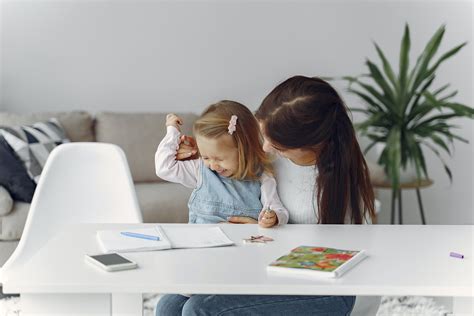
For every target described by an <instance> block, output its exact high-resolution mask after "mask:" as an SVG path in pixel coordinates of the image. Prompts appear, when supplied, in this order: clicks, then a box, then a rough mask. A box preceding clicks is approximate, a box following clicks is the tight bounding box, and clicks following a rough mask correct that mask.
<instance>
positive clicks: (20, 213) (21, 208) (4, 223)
mask: <svg viewBox="0 0 474 316" xmlns="http://www.w3.org/2000/svg"><path fill="white" fill-rule="evenodd" d="M29 209H30V204H29V203H24V202H15V203H14V205H13V211H12V212H11V213H10V214H8V215H6V216H2V217H0V229H1V231H0V240H19V239H20V237H21V234H22V233H23V228H25V223H26V217H27V216H28V211H29Z"/></svg>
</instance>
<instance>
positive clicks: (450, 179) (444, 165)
mask: <svg viewBox="0 0 474 316" xmlns="http://www.w3.org/2000/svg"><path fill="white" fill-rule="evenodd" d="M422 144H423V145H425V146H426V147H428V148H429V149H431V150H432V151H433V152H434V153H435V155H436V156H437V157H438V158H439V160H441V163H442V164H443V167H444V170H445V171H446V173H447V174H448V178H449V181H450V182H451V183H452V182H453V175H452V173H451V169H449V167H448V165H447V164H446V162H445V161H444V159H443V157H441V154H440V153H439V151H437V150H436V148H434V147H433V146H431V145H430V144H428V143H426V142H423V143H422Z"/></svg>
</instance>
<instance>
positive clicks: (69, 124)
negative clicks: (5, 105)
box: [0, 111, 95, 142]
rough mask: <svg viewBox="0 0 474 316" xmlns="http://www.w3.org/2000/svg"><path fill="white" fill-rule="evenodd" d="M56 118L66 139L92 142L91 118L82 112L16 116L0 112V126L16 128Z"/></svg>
mask: <svg viewBox="0 0 474 316" xmlns="http://www.w3.org/2000/svg"><path fill="white" fill-rule="evenodd" d="M52 117H56V118H57V119H58V120H59V122H60V123H61V125H62V126H63V127H64V130H65V131H66V135H67V137H68V138H69V139H70V140H71V141H73V142H93V141H94V140H95V137H94V129H93V127H94V122H93V119H92V116H91V115H90V114H89V113H87V112H84V111H72V112H40V113H32V114H17V113H11V112H0V126H17V125H25V124H33V123H35V122H39V121H46V120H48V119H50V118H52Z"/></svg>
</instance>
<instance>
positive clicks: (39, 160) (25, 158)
mask: <svg viewBox="0 0 474 316" xmlns="http://www.w3.org/2000/svg"><path fill="white" fill-rule="evenodd" d="M0 134H1V135H2V136H3V137H4V138H5V140H6V141H7V142H8V144H9V145H10V147H11V148H12V149H13V150H14V151H15V154H16V156H17V157H18V158H19V159H20V160H21V162H22V163H23V165H24V166H25V168H26V171H27V172H28V174H29V176H30V177H31V178H32V179H33V180H34V181H35V182H36V183H38V181H39V177H40V175H41V172H42V171H43V167H44V165H45V163H46V160H47V159H48V156H49V153H50V152H51V151H52V150H53V149H54V148H55V147H56V146H58V145H60V144H63V143H68V142H69V139H68V138H67V137H66V134H65V132H64V129H63V127H62V126H61V124H60V123H59V121H58V120H57V119H56V118H51V119H49V120H48V121H47V122H37V123H34V124H33V125H31V126H30V125H22V126H12V127H2V126H0Z"/></svg>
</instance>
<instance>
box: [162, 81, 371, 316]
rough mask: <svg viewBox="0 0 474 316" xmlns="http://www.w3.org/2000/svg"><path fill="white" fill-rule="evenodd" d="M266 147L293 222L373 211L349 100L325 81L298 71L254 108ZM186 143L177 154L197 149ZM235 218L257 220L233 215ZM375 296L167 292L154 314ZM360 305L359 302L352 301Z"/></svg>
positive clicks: (276, 311)
mask: <svg viewBox="0 0 474 316" xmlns="http://www.w3.org/2000/svg"><path fill="white" fill-rule="evenodd" d="M256 117H257V119H258V120H259V122H260V127H261V130H262V134H263V136H264V150H265V151H267V152H276V153H277V154H279V155H280V156H281V157H283V158H287V159H278V160H277V161H276V162H275V173H276V174H275V176H276V178H277V183H278V192H279V194H280V198H281V201H282V202H283V204H284V205H285V206H286V208H287V209H288V210H289V213H290V218H289V222H290V223H294V224H313V223H318V224H362V223H365V222H371V220H372V218H373V216H374V193H373V190H372V186H371V184H370V179H369V173H368V168H367V164H366V162H365V160H364V157H363V155H362V152H361V150H360V147H359V144H358V143H357V140H356V136H355V131H354V128H353V126H352V122H351V120H350V119H349V116H348V114H347V109H346V106H345V105H344V102H343V101H342V99H341V98H340V96H339V95H338V94H337V92H336V91H335V90H334V88H332V87H331V86H330V85H329V84H328V83H327V82H325V81H324V80H321V79H318V78H308V77H303V76H295V77H292V78H289V79H287V80H286V81H284V82H283V83H281V84H279V85H278V86H277V87H276V88H274V89H273V91H271V92H270V94H269V95H268V96H267V97H266V98H265V99H264V100H263V102H262V105H261V106H260V108H259V109H258V111H257V113H256ZM183 141H184V142H185V141H190V142H191V145H190V146H181V149H180V151H179V152H178V156H177V157H178V158H185V157H189V156H191V155H193V154H195V153H196V152H197V151H196V150H195V149H194V148H193V146H192V139H190V138H183ZM229 221H230V222H232V223H255V222H256V221H255V220H253V219H251V218H246V217H232V218H231V219H230V220H229ZM378 302H379V298H378V297H358V298H357V299H356V298H355V297H354V296H278V295H193V296H191V297H190V298H188V297H185V296H180V295H166V296H164V297H163V298H162V299H161V300H160V302H159V303H158V305H157V310H156V313H157V315H198V314H199V315H215V314H219V315H239V314H247V315H248V314H256V315H285V314H298V315H349V314H350V313H351V311H352V312H353V314H360V315H370V314H375V312H376V310H377V307H378ZM354 305H355V306H354Z"/></svg>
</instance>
